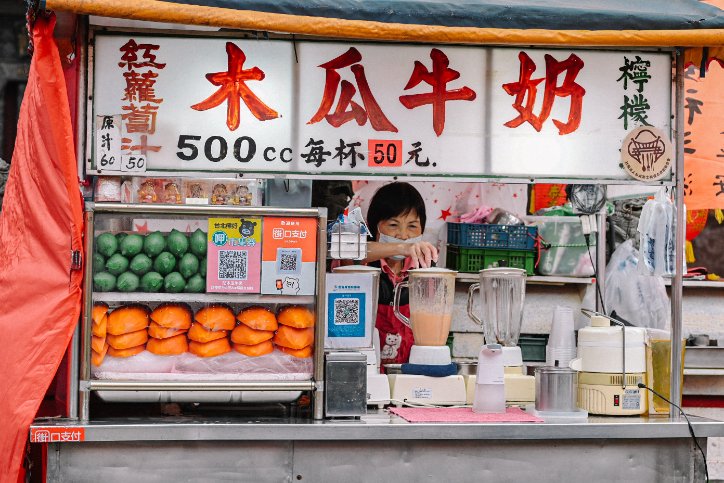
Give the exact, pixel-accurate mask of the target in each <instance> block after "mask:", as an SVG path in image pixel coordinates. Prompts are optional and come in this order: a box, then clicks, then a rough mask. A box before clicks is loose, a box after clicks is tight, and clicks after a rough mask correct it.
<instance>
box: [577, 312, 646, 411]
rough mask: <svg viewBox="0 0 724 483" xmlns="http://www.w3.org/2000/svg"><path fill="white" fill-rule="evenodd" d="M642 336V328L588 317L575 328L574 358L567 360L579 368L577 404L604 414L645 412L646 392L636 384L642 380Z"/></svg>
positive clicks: (644, 358) (643, 380) (643, 348)
mask: <svg viewBox="0 0 724 483" xmlns="http://www.w3.org/2000/svg"><path fill="white" fill-rule="evenodd" d="M645 339H646V330H645V329H642V328H639V327H624V326H611V322H610V321H609V319H608V318H606V317H602V316H599V315H594V316H592V317H591V326H590V327H585V328H583V329H581V330H579V331H578V358H577V359H574V360H573V361H571V363H570V367H571V369H575V370H577V371H579V375H578V407H580V408H581V409H585V410H587V411H588V412H589V413H590V414H600V415H607V416H628V415H639V414H644V413H646V412H647V411H648V398H647V394H646V393H645V390H644V389H640V388H639V387H638V383H640V382H643V383H646V346H645ZM624 358H625V359H624ZM624 362H625V364H624ZM624 366H625V367H624Z"/></svg>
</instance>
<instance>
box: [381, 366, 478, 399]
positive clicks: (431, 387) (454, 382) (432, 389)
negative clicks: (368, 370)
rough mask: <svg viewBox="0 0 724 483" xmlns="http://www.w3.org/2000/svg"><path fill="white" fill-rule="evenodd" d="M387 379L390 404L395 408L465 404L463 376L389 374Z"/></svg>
mask: <svg viewBox="0 0 724 483" xmlns="http://www.w3.org/2000/svg"><path fill="white" fill-rule="evenodd" d="M387 377H388V378H389V380H390V402H391V403H392V404H393V405H395V406H402V405H404V403H410V404H422V405H436V406H457V405H462V404H465V397H466V396H465V380H464V379H463V376H460V375H455V376H446V377H430V376H417V375H413V374H389V375H388V376H387Z"/></svg>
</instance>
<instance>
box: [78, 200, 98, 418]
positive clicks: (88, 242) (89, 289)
mask: <svg viewBox="0 0 724 483" xmlns="http://www.w3.org/2000/svg"><path fill="white" fill-rule="evenodd" d="M93 245H94V240H93V211H90V210H89V205H88V204H86V212H85V257H86V261H85V277H84V279H83V311H82V312H81V322H80V376H79V379H80V384H81V387H80V388H79V391H78V406H79V408H78V409H79V413H80V414H79V416H80V419H81V421H88V418H89V417H90V391H89V390H88V389H87V388H86V387H83V385H84V384H83V383H84V382H87V381H89V380H90V377H91V367H90V364H91V360H90V359H91V334H92V330H93V328H92V325H91V323H92V316H93V267H92V265H93V263H92V258H93Z"/></svg>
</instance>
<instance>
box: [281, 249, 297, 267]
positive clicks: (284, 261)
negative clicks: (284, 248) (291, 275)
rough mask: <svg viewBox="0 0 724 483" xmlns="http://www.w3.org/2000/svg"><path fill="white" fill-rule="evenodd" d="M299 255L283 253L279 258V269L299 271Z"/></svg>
mask: <svg viewBox="0 0 724 483" xmlns="http://www.w3.org/2000/svg"><path fill="white" fill-rule="evenodd" d="M297 261H298V260H297V255H296V254H295V253H282V255H281V257H280V259H279V269H280V271H284V272H296V271H297Z"/></svg>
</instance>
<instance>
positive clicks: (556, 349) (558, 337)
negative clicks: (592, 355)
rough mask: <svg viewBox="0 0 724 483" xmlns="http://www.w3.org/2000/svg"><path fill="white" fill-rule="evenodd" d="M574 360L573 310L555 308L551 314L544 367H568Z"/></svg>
mask: <svg viewBox="0 0 724 483" xmlns="http://www.w3.org/2000/svg"><path fill="white" fill-rule="evenodd" d="M575 358H576V333H575V331H574V325H573V309H572V308H570V307H563V306H560V305H559V306H556V308H555V311H554V312H553V322H552V324H551V335H550V337H549V338H548V345H547V346H546V365H547V366H558V367H568V364H569V363H570V362H571V361H572V360H573V359H575Z"/></svg>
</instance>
